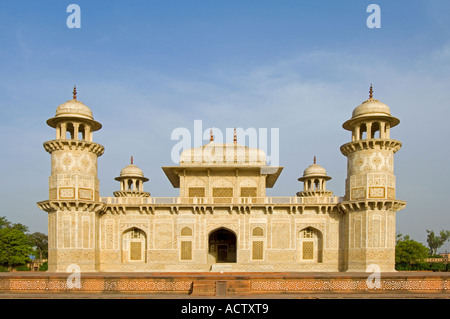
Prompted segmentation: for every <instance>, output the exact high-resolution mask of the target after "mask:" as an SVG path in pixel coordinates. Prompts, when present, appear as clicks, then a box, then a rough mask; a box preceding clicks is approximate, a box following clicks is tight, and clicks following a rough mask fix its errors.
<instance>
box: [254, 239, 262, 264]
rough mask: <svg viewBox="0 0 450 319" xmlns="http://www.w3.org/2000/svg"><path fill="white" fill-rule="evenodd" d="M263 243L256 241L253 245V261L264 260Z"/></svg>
mask: <svg viewBox="0 0 450 319" xmlns="http://www.w3.org/2000/svg"><path fill="white" fill-rule="evenodd" d="M263 247H264V242H263V241H254V242H253V245H252V259H253V260H263V258H264V255H263Z"/></svg>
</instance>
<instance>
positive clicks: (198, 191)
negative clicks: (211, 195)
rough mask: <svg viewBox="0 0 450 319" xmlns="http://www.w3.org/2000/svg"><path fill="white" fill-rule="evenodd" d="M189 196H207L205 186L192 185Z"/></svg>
mask: <svg viewBox="0 0 450 319" xmlns="http://www.w3.org/2000/svg"><path fill="white" fill-rule="evenodd" d="M189 197H205V188H204V187H190V188H189Z"/></svg>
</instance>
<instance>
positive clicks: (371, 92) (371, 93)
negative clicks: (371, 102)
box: [369, 84, 373, 99]
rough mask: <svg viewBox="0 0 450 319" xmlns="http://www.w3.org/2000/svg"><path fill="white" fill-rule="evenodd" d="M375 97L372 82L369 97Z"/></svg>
mask: <svg viewBox="0 0 450 319" xmlns="http://www.w3.org/2000/svg"><path fill="white" fill-rule="evenodd" d="M371 98H373V88H372V84H370V90H369V99H371Z"/></svg>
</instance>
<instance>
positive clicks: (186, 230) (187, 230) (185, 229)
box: [181, 227, 192, 236]
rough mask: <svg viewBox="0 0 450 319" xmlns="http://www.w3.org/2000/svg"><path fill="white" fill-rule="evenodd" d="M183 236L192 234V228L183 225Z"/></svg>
mask: <svg viewBox="0 0 450 319" xmlns="http://www.w3.org/2000/svg"><path fill="white" fill-rule="evenodd" d="M181 236H192V228H190V227H183V228H182V229H181Z"/></svg>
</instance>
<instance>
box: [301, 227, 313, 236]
mask: <svg viewBox="0 0 450 319" xmlns="http://www.w3.org/2000/svg"><path fill="white" fill-rule="evenodd" d="M302 237H303V238H315V237H316V236H315V232H314V230H313V229H311V228H306V229H304V230H302Z"/></svg>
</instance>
